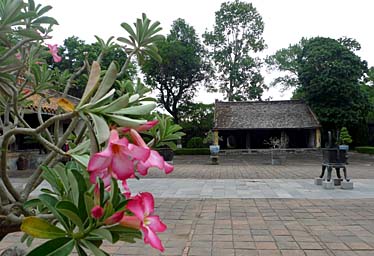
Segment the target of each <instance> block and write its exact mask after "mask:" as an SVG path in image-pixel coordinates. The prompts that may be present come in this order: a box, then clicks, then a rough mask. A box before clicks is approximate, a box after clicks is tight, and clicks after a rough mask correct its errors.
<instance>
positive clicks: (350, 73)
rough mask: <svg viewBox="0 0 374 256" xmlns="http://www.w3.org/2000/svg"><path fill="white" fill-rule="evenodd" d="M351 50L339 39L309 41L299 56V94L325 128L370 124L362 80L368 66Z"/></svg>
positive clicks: (313, 39) (322, 38)
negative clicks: (368, 122) (367, 120)
mask: <svg viewBox="0 0 374 256" xmlns="http://www.w3.org/2000/svg"><path fill="white" fill-rule="evenodd" d="M351 49H352V48H351ZM351 49H350V48H348V47H347V46H345V45H344V44H342V43H341V42H339V41H337V40H335V39H331V38H324V37H316V38H312V39H309V40H308V41H306V42H305V44H304V47H303V49H302V51H301V52H300V54H299V56H298V66H297V73H298V78H299V82H300V87H299V92H301V94H302V97H303V98H304V99H305V100H306V102H307V103H308V104H309V105H310V107H311V108H312V109H313V111H314V112H315V113H316V114H317V116H318V119H319V121H320V122H321V123H322V125H323V126H324V127H325V128H331V129H335V130H337V129H340V128H341V127H343V126H347V127H353V126H355V125H358V124H360V123H363V122H365V121H366V117H367V114H368V111H369V101H368V97H367V94H365V93H364V91H363V90H362V88H361V84H360V81H361V79H362V78H363V77H364V75H365V73H366V72H367V63H366V61H362V60H361V59H360V57H359V56H357V55H356V54H355V53H354V52H352V50H351Z"/></svg>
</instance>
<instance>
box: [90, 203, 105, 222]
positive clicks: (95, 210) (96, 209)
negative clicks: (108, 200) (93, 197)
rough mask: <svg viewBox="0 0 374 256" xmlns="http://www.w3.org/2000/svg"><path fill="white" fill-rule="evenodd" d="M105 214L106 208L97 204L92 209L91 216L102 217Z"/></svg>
mask: <svg viewBox="0 0 374 256" xmlns="http://www.w3.org/2000/svg"><path fill="white" fill-rule="evenodd" d="M103 215H104V209H103V207H101V206H100V205H96V206H94V207H93V208H92V209H91V216H92V218H94V219H100V218H101V217H103Z"/></svg>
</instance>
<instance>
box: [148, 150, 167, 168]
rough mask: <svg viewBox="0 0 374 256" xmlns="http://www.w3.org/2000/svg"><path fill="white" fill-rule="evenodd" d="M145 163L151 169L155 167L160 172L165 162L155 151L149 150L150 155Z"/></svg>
mask: <svg viewBox="0 0 374 256" xmlns="http://www.w3.org/2000/svg"><path fill="white" fill-rule="evenodd" d="M147 163H148V164H149V165H150V166H151V167H157V168H158V169H160V170H162V169H164V163H165V161H164V158H163V157H162V156H161V155H160V154H159V153H158V152H157V151H156V150H151V154H150V155H149V157H148V159H147Z"/></svg>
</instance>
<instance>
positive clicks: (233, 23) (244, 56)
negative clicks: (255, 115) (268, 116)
mask: <svg viewBox="0 0 374 256" xmlns="http://www.w3.org/2000/svg"><path fill="white" fill-rule="evenodd" d="M263 31H264V23H263V21H262V17H261V15H260V14H259V13H258V12H257V10H256V8H255V7H253V5H252V4H251V3H245V2H241V1H239V0H235V1H234V2H227V3H223V4H222V5H221V8H220V10H219V11H217V12H216V23H215V25H214V28H213V31H211V32H206V33H205V34H204V35H203V37H204V42H205V44H206V45H207V46H209V53H210V56H211V58H212V60H213V62H214V66H215V71H216V75H217V79H218V81H219V83H218V85H219V91H220V92H222V93H224V96H225V98H226V99H228V100H230V101H234V100H237V101H238V100H249V99H260V97H261V95H262V93H263V91H264V88H265V85H264V81H263V77H262V75H261V73H260V67H261V65H262V62H261V60H260V59H259V58H257V57H253V56H251V55H253V54H254V53H257V52H259V51H262V50H263V49H264V48H265V43H264V39H263V37H262V33H263ZM208 89H209V90H212V91H214V90H216V88H215V87H214V86H210V87H208Z"/></svg>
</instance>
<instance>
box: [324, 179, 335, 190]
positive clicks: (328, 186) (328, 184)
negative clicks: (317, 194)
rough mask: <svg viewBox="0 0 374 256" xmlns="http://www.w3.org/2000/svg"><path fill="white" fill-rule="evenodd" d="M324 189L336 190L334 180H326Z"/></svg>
mask: <svg viewBox="0 0 374 256" xmlns="http://www.w3.org/2000/svg"><path fill="white" fill-rule="evenodd" d="M322 187H323V188H324V189H334V182H333V181H332V180H330V181H327V180H324V181H322Z"/></svg>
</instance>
